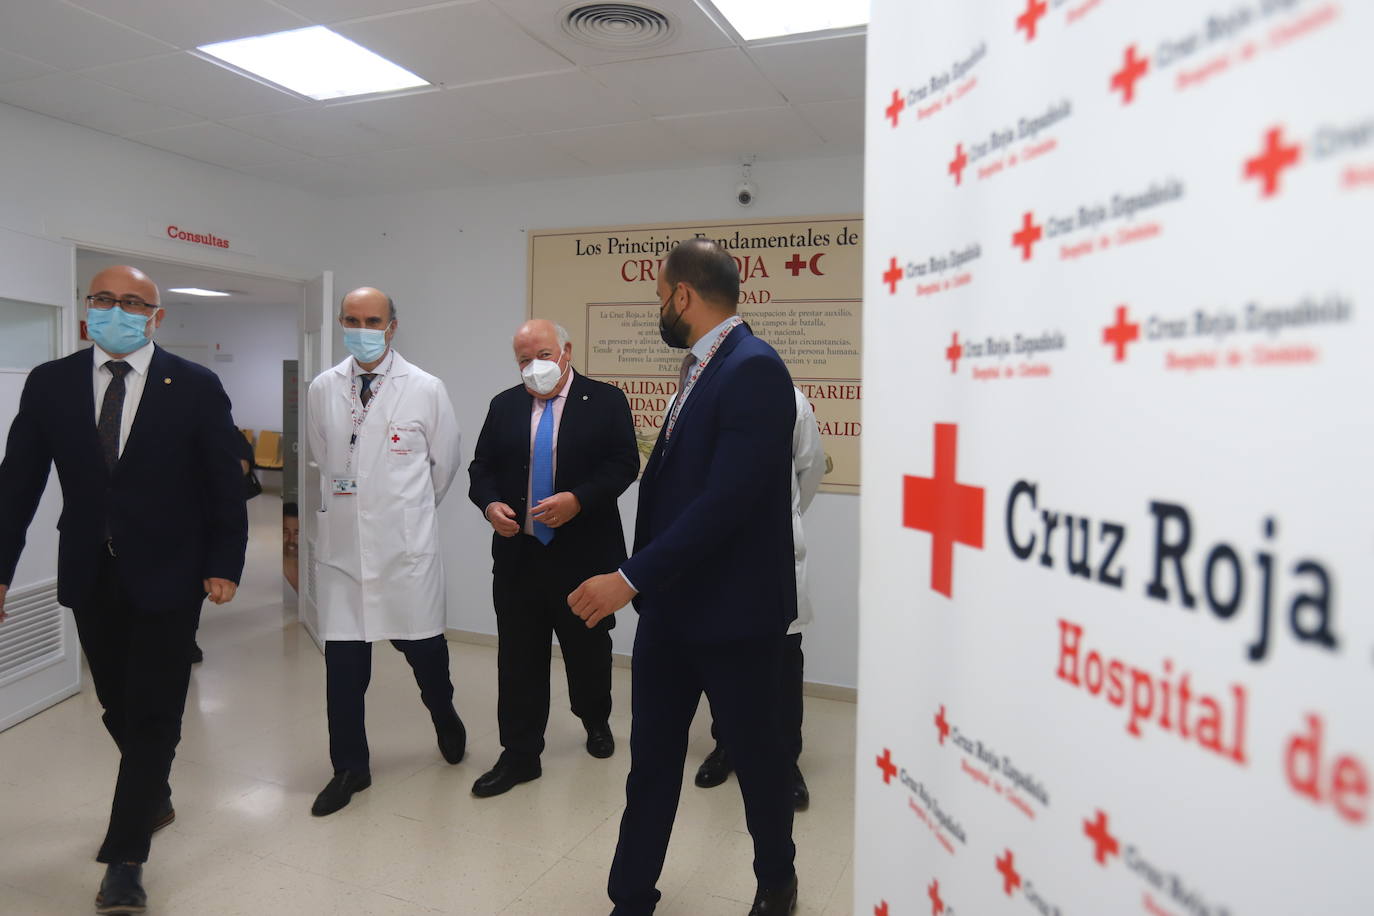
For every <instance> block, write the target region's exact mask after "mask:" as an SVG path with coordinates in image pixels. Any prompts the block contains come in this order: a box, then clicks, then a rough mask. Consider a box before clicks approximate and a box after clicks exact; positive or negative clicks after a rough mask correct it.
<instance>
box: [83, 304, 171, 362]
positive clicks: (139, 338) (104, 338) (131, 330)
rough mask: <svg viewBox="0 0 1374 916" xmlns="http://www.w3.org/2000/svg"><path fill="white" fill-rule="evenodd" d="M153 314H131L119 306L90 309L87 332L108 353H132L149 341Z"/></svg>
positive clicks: (87, 314)
mask: <svg viewBox="0 0 1374 916" xmlns="http://www.w3.org/2000/svg"><path fill="white" fill-rule="evenodd" d="M156 314H157V313H156V312H154V313H153V315H156ZM153 315H130V314H129V313H128V312H126V311H124V309H122V308H118V307H115V308H112V309H90V310H89V311H87V312H86V333H87V334H89V335H90V338H91V340H93V341H95V342H96V343H97V344H99V346H100V349H102V350H104V351H105V352H106V353H116V354H122V353H132V352H134V351H135V350H138V349H140V348H142V347H143V346H144V345H145V344H146V343H148V326H149V323H150V322H151V321H152V320H153Z"/></svg>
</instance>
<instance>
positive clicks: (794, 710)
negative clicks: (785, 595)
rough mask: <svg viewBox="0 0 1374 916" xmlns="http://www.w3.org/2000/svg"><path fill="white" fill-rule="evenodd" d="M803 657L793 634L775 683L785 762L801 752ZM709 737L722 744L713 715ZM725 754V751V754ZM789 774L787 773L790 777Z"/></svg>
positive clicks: (786, 643)
mask: <svg viewBox="0 0 1374 916" xmlns="http://www.w3.org/2000/svg"><path fill="white" fill-rule="evenodd" d="M805 662H806V658H805V656H804V655H803V654H802V634H800V633H792V634H790V635H789V636H788V637H787V638H786V639H785V640H784V641H783V650H782V666H781V669H780V670H781V672H782V678H781V680H780V682H779V684H778V689H779V690H780V691H782V692H781V694H780V695H779V696H778V713H779V716H780V718H779V722H780V724H781V725H782V743H783V747H784V748H786V750H787V759H788V760H790V761H792V763H793V764H796V763H797V762H798V761H799V760H800V759H801V752H802V685H803V681H804V676H805V670H806V664H805ZM711 737H712V738H714V739H716V743H717V744H720V743H721V737H720V729H719V728H717V727H716V719H715V714H714V713H712V715H711ZM727 754H728V752H727ZM789 775H790V774H789Z"/></svg>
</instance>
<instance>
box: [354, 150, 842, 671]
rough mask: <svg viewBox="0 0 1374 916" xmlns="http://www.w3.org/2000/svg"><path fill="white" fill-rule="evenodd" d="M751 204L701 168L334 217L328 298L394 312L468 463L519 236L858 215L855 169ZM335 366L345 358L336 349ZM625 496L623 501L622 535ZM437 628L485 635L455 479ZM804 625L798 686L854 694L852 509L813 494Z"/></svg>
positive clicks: (510, 311) (778, 182) (774, 167)
mask: <svg viewBox="0 0 1374 916" xmlns="http://www.w3.org/2000/svg"><path fill="white" fill-rule="evenodd" d="M754 177H755V179H756V181H757V183H758V185H759V187H760V189H761V190H760V195H759V200H758V203H757V204H756V205H755V206H753V207H751V208H750V209H749V210H747V211H744V210H741V209H740V208H739V207H738V206H736V205H735V203H734V186H735V183H736V181H737V180H738V170H737V169H735V168H733V167H729V168H711V169H699V170H684V171H670V172H649V173H638V174H629V175H620V176H614V177H609V178H596V179H578V180H570V181H558V182H539V183H530V184H522V185H507V186H504V187H499V188H481V189H469V190H453V191H447V192H441V193H425V194H416V195H403V196H402V195H398V196H387V197H380V198H367V199H361V200H355V201H349V202H345V203H342V204H340V213H339V214H338V217H337V218H336V222H337V223H338V224H340V225H342V226H345V227H347V228H346V229H345V230H344V232H345V233H346V235H345V237H344V238H343V239H342V250H343V251H346V252H347V253H348V257H347V259H346V260H341V261H339V262H338V264H339V266H338V273H337V274H336V276H335V288H336V290H338V291H339V292H342V291H344V290H348V289H350V288H353V287H356V286H361V285H370V286H378V287H380V288H381V289H384V290H386V291H387V292H389V293H391V294H392V296H393V297H394V298H395V299H396V303H397V308H398V309H399V312H400V327H399V331H398V337H397V349H399V350H400V351H401V352H403V353H404V354H406V356H407V358H409V359H412V360H414V361H415V362H416V363H418V364H419V365H421V366H423V367H424V368H426V369H428V370H429V371H431V372H433V373H435V374H436V375H439V376H440V377H442V378H443V379H444V380H445V382H446V383H447V384H448V388H449V393H450V394H451V396H452V397H453V401H454V405H455V407H456V409H457V411H458V419H459V422H460V424H461V425H462V428H463V430H464V440H465V441H464V453H465V455H466V457H467V458H468V459H469V460H470V459H471V456H472V448H473V445H474V444H475V442H476V437H477V432H478V430H479V429H480V428H481V424H482V419H483V417H484V416H485V415H486V410H487V403H488V401H489V400H490V398H491V396H492V395H493V394H495V393H496V392H497V391H500V390H501V389H503V388H506V387H509V386H510V385H512V384H515V382H516V381H518V377H517V374H516V371H515V368H514V361H513V358H512V356H511V352H510V339H511V335H512V334H513V333H514V332H515V329H516V327H517V326H518V325H519V324H520V323H521V322H522V321H523V320H524V319H525V314H526V308H527V292H526V285H527V278H526V257H527V241H526V230H528V229H545V228H555V227H576V226H597V225H631V224H638V223H649V222H668V221H678V220H693V219H736V218H740V217H742V216H749V217H751V218H752V217H774V216H801V215H823V214H841V213H858V212H860V211H861V210H862V199H863V194H862V161H861V160H860V159H858V158H849V159H832V160H816V161H807V162H796V163H785V164H762V165H759V166H756V167H755V170H754ZM335 352H336V353H339V352H343V351H342V350H341V349H340V348H338V347H336V350H335ZM636 490H637V485H636V487H632V488H631V489H630V491H629V493H627V494H626V496H625V498H623V499H622V500H621V510H622V514H623V515H624V517H625V522H626V530H627V535H628V533H629V532H630V531H631V530H632V528H633V520H634V512H635V505H636V499H635V495H636ZM442 518H443V537H444V556H445V564H446V569H447V573H448V580H449V624H450V626H452V627H456V628H459V629H464V630H473V631H478V632H484V633H494V632H495V629H496V620H495V616H494V613H493V611H492V607H491V561H490V537H491V529H490V527H488V526H487V524H486V523H485V522H484V521H483V519H482V517H481V515H480V514H479V513H478V511H477V509H476V508H474V507H473V506H472V504H471V503H470V502H468V500H467V480H466V475H465V474H464V475H461V476H460V477H459V479H458V480H457V481H456V482H455V484H454V491H453V492H452V493H451V495H450V497H449V501H448V502H446V504H445V507H444V509H443V512H442ZM806 526H807V531H808V532H809V542H810V555H809V556H810V560H809V564H810V574H811V578H812V596H813V599H814V602H815V606H816V618H817V619H816V623H815V624H814V625H813V627H812V629H811V632H810V633H809V634H808V635H807V637H806V640H805V647H806V653H807V672H806V676H807V679H808V680H811V681H817V682H822V683H830V684H839V685H844V686H854V685H855V683H856V670H857V657H856V653H857V648H856V647H857V629H858V609H857V604H858V602H857V592H858V557H859V553H858V499H857V497H854V496H847V495H843V496H842V495H830V494H821V495H820V496H818V497H817V499H816V501H815V503H814V504H813V505H812V507H811V510H810V512H809V513H808V514H807V517H806ZM619 618H620V619H619V623H618V625H617V627H616V630H615V646H616V651H618V652H626V653H628V652H629V651H630V647H631V644H632V641H633V633H634V623H635V619H634V612H633V611H631V610H627V611H623V612H621V614H620V615H619Z"/></svg>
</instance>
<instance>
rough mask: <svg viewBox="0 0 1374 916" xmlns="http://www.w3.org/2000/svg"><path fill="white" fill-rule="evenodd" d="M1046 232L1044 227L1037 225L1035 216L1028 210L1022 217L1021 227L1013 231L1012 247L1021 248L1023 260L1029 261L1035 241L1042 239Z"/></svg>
mask: <svg viewBox="0 0 1374 916" xmlns="http://www.w3.org/2000/svg"><path fill="white" fill-rule="evenodd" d="M1044 234H1045V232H1044V227H1043V226H1037V225H1035V217H1034V216H1032V215H1031V212H1030V211H1029V210H1027V211H1026V215H1025V216H1023V217H1022V218H1021V228H1020V229H1018V230H1017V231H1016V232H1013V233H1012V236H1011V247H1013V248H1020V249H1021V260H1023V261H1029V260H1030V259H1031V252H1032V251H1033V250H1034V248H1035V243H1036V242H1038V241H1040V237H1041V236H1043V235H1044Z"/></svg>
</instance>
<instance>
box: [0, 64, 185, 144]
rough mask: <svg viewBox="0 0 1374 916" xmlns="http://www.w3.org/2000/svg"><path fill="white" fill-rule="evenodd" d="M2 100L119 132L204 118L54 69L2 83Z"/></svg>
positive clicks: (52, 115)
mask: <svg viewBox="0 0 1374 916" xmlns="http://www.w3.org/2000/svg"><path fill="white" fill-rule="evenodd" d="M0 102H7V103H9V104H10V105H15V106H18V107H19V108H27V109H28V110H29V111H36V112H38V113H39V114H45V115H48V116H50V117H54V118H61V119H62V120H63V121H71V122H72V123H73V124H81V125H83V126H85V127H91V128H94V129H96V130H103V131H105V132H106V133H110V134H118V135H119V136H128V135H129V134H139V133H144V132H146V131H150V130H160V129H162V128H164V127H176V126H178V125H182V124H192V123H195V122H196V121H198V120H200V119H199V118H198V117H196V116H195V115H191V114H188V113H186V112H184V111H178V110H177V109H175V108H169V107H167V106H165V105H154V104H152V103H151V102H145V101H143V100H142V99H139V98H136V97H134V96H132V95H129V93H127V92H123V91H121V90H119V89H115V88H113V87H111V86H106V85H104V84H103V83H96V82H92V81H91V80H88V79H83V78H82V77H80V76H77V75H75V74H72V73H53V74H50V75H48V76H40V77H38V78H36V79H31V80H20V81H18V82H14V83H4V84H0Z"/></svg>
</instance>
